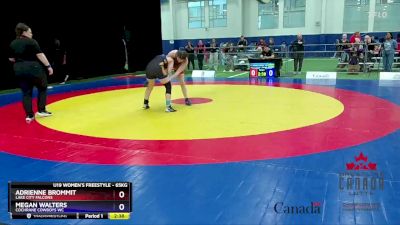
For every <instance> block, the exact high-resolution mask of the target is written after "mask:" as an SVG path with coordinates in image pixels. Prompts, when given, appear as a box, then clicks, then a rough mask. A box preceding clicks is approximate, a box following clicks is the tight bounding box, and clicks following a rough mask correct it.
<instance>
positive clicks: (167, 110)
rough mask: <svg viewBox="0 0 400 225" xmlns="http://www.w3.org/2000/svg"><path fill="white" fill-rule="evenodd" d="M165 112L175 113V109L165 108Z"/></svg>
mask: <svg viewBox="0 0 400 225" xmlns="http://www.w3.org/2000/svg"><path fill="white" fill-rule="evenodd" d="M165 112H176V109H174V108H172V106H170V105H169V106H167V108H166V109H165Z"/></svg>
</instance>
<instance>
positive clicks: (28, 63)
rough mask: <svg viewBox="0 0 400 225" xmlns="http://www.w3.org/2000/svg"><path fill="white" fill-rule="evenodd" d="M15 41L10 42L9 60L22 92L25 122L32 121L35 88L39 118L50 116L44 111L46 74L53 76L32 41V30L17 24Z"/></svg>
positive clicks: (47, 62)
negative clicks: (35, 89)
mask: <svg viewBox="0 0 400 225" xmlns="http://www.w3.org/2000/svg"><path fill="white" fill-rule="evenodd" d="M15 33H16V36H17V37H16V39H15V40H14V41H12V42H11V45H10V48H11V55H10V58H9V60H10V61H11V62H13V63H14V72H15V75H16V76H17V77H18V79H19V83H20V87H21V90H22V103H23V106H24V110H25V113H26V118H25V121H26V122H27V123H30V122H32V121H33V120H34V118H35V117H34V113H33V110H32V92H33V87H34V86H35V87H36V88H37V89H38V102H37V106H38V112H37V115H38V116H40V117H45V116H51V113H50V112H48V111H47V110H46V98H47V77H46V76H47V74H46V69H45V68H47V71H48V73H49V75H52V74H53V69H52V68H51V66H50V63H49V61H48V60H47V58H46V56H45V55H44V53H43V52H42V51H41V49H40V47H39V44H38V43H37V41H36V40H34V39H32V30H31V28H29V27H28V26H27V25H26V24H23V23H18V24H17V26H16V28H15Z"/></svg>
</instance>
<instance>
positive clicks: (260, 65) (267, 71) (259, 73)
mask: <svg viewBox="0 0 400 225" xmlns="http://www.w3.org/2000/svg"><path fill="white" fill-rule="evenodd" d="M275 74H276V71H275V63H273V62H253V63H250V77H273V76H275Z"/></svg>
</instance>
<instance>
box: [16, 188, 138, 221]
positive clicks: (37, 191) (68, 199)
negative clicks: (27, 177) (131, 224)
mask: <svg viewBox="0 0 400 225" xmlns="http://www.w3.org/2000/svg"><path fill="white" fill-rule="evenodd" d="M131 200H132V184H131V183H130V182H9V183H8V212H9V213H10V216H11V218H12V219H129V217H130V213H131V212H132V201H131Z"/></svg>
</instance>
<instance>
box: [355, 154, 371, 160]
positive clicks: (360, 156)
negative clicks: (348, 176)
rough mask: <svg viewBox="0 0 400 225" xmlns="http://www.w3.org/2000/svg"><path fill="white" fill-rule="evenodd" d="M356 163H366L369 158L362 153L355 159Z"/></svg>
mask: <svg viewBox="0 0 400 225" xmlns="http://www.w3.org/2000/svg"><path fill="white" fill-rule="evenodd" d="M355 159H356V162H358V161H360V160H363V161H364V162H368V157H367V156H364V154H363V153H362V152H361V153H360V155H359V156H358V157H355Z"/></svg>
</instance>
